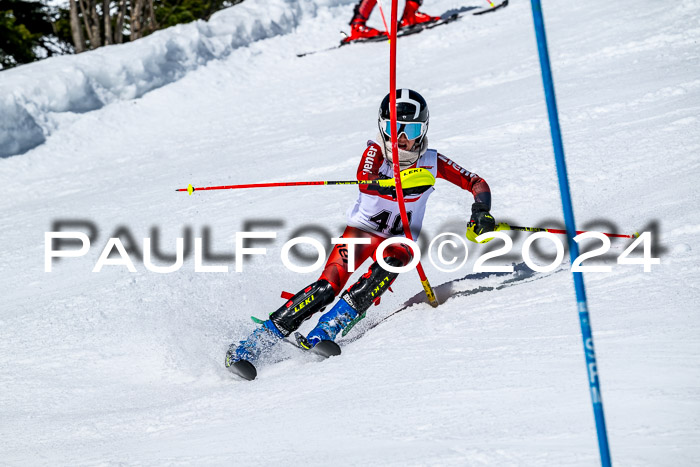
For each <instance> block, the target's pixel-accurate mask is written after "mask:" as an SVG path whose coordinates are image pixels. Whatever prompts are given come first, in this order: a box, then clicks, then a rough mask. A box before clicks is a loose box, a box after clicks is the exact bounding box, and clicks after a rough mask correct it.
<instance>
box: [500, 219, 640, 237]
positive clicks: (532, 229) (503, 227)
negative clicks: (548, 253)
mask: <svg viewBox="0 0 700 467" xmlns="http://www.w3.org/2000/svg"><path fill="white" fill-rule="evenodd" d="M499 227H500V229H499V230H520V231H522V232H549V233H554V234H562V235H566V230H562V229H546V228H540V227H518V226H515V225H508V224H506V223H505V222H501V223H500V224H499ZM586 232H588V230H577V231H576V234H577V235H578V234H582V233H586ZM601 233H602V234H603V235H607V236H608V237H614V238H637V237H639V232H635V233H633V234H632V235H627V234H614V233H607V232H601Z"/></svg>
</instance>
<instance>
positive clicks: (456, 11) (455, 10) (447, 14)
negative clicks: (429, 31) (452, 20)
mask: <svg viewBox="0 0 700 467" xmlns="http://www.w3.org/2000/svg"><path fill="white" fill-rule="evenodd" d="M478 9H479V7H476V6H463V7H461V8H452V9H450V10H447V11H446V12H444V13H443V14H441V15H440V18H443V19H444V18H449V17H450V16H452V15H461V14H462V13H466V12H467V11H472V10H478Z"/></svg>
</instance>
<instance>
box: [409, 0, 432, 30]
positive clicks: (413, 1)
mask: <svg viewBox="0 0 700 467" xmlns="http://www.w3.org/2000/svg"><path fill="white" fill-rule="evenodd" d="M422 3H423V1H422V0H420V1H418V0H406V6H405V7H404V10H403V15H402V16H401V21H399V29H403V28H410V27H412V26H415V25H417V24H425V23H434V22H436V21H439V20H440V17H439V16H430V15H426V14H425V13H422V12H420V11H418V8H420V6H421V4H422Z"/></svg>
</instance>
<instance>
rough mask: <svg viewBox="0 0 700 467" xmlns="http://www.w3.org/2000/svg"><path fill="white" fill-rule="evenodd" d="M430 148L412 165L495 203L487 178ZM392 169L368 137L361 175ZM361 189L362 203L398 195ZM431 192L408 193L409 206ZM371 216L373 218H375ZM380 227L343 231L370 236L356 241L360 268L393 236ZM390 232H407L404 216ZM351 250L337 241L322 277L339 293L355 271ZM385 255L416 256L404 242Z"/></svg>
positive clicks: (374, 175)
mask: <svg viewBox="0 0 700 467" xmlns="http://www.w3.org/2000/svg"><path fill="white" fill-rule="evenodd" d="M430 151H432V155H433V157H432V158H430V157H427V156H428V152H430ZM428 152H426V155H425V156H421V157H420V158H419V159H418V160H417V161H416V162H415V163H414V164H413V165H412V166H411V167H410V168H414V167H425V168H426V169H429V170H431V172H432V173H433V174H434V175H435V178H442V179H444V180H447V181H448V182H450V183H452V184H454V185H457V186H458V187H460V188H462V189H463V190H467V191H469V192H471V193H472V195H473V196H474V200H475V202H480V203H484V204H486V205H487V206H489V207H490V206H491V190H490V189H489V186H488V184H487V183H486V181H485V180H484V179H483V178H481V177H479V176H478V175H476V174H474V173H471V172H469V171H468V170H466V169H463V168H462V167H460V166H459V165H457V164H456V163H455V162H453V161H452V160H450V159H449V158H448V157H446V156H444V155H442V154H439V153H437V152H435V151H433V150H428ZM426 161H427V163H428V164H434V165H435V166H426V165H425V163H426ZM391 173H392V172H391V164H389V163H388V162H387V161H386V160H385V159H384V157H383V156H382V151H381V149H380V146H379V145H378V144H377V143H375V142H373V141H368V143H367V149H365V151H364V153H363V154H362V158H361V159H360V163H359V165H358V166H357V179H358V180H377V179H380V178H387V176H389V175H390V174H391ZM359 190H360V195H359V196H360V200H358V203H360V202H361V200H362V199H363V197H370V198H364V199H365V203H367V202H372V201H376V200H374V199H372V198H371V197H380V198H382V199H384V200H387V201H388V200H393V199H395V198H393V197H392V196H391V194H389V193H387V192H386V191H385V190H386V189H377V188H373V187H371V186H368V185H359ZM430 192H432V188H431V189H430V191H426V192H425V193H422V194H419V195H417V196H415V197H406V202H407V206H409V204H408V203H410V202H411V200H415V201H416V203H415V204H419V202H420V201H421V200H420V198H421V197H423V196H425V199H426V200H427V196H429V194H430ZM423 203H424V200H423ZM420 214H421V215H420V217H421V219H422V213H420ZM350 215H352V214H350ZM415 217H418V216H415ZM369 220H370V221H371V219H369ZM381 221H382V222H385V219H384V218H381ZM373 222H377V221H373ZM409 222H411V225H412V227H413V222H412V220H409ZM366 225H368V226H371V225H373V224H372V223H371V222H370V223H367V224H366ZM378 227H379V226H376V228H374V229H373V228H370V227H367V228H366V227H362V226H361V225H360V224H354V225H348V227H347V228H346V229H345V232H343V235H342V236H341V237H342V238H369V239H370V244H368V245H354V252H353V253H354V255H353V256H354V260H355V261H354V265H355V268H359V267H360V266H361V265H362V263H364V262H365V260H367V258H369V257H370V256H374V252H375V250H376V249H377V247H378V246H379V244H380V243H381V242H382V241H384V240H385V238H386V237H387V236H393V235H386V234H382V233H381V232H378V231H377V229H378ZM385 227H386V226H385ZM388 227H391V226H388ZM397 227H398V228H397ZM412 230H413V229H412ZM388 232H390V233H391V234H394V235H396V236H403V231H402V229H401V225H400V219H399V220H398V225H397V226H393V228H391V229H390V230H388ZM399 232H400V233H399ZM349 254H350V248H348V245H347V244H337V245H335V246H334V248H333V250H332V251H331V254H330V256H329V258H328V261H327V262H326V267H325V268H324V270H323V273H322V274H321V276H320V278H319V279H325V280H327V281H328V282H329V283H330V284H331V286H332V287H333V290H334V291H335V294H336V295H338V294H339V293H340V292H341V291H342V289H343V287H344V286H345V284H346V283H347V281H348V279H349V278H350V275H351V274H352V273H351V272H350V271H348V255H349ZM383 256H384V257H385V258H386V257H390V256H391V257H394V258H397V259H399V260H400V261H401V262H402V263H403V265H404V266H405V265H406V264H408V263H409V262H410V261H411V259H412V255H411V252H410V249H409V248H408V247H407V246H405V245H403V244H392V245H390V246H389V247H387V248H386V249H385V250H384V255H383Z"/></svg>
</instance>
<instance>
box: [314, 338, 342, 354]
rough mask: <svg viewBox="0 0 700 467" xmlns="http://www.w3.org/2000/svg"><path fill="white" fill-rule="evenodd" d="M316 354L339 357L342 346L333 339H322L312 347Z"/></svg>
mask: <svg viewBox="0 0 700 467" xmlns="http://www.w3.org/2000/svg"><path fill="white" fill-rule="evenodd" d="M311 350H312V352H313V353H315V354H316V355H320V356H322V357H324V358H328V357H337V356H338V355H340V352H341V351H340V346H339V345H338V344H336V343H335V342H333V341H321V342H319V343H318V344H316V345H315V346H314V348H313V349H311Z"/></svg>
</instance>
